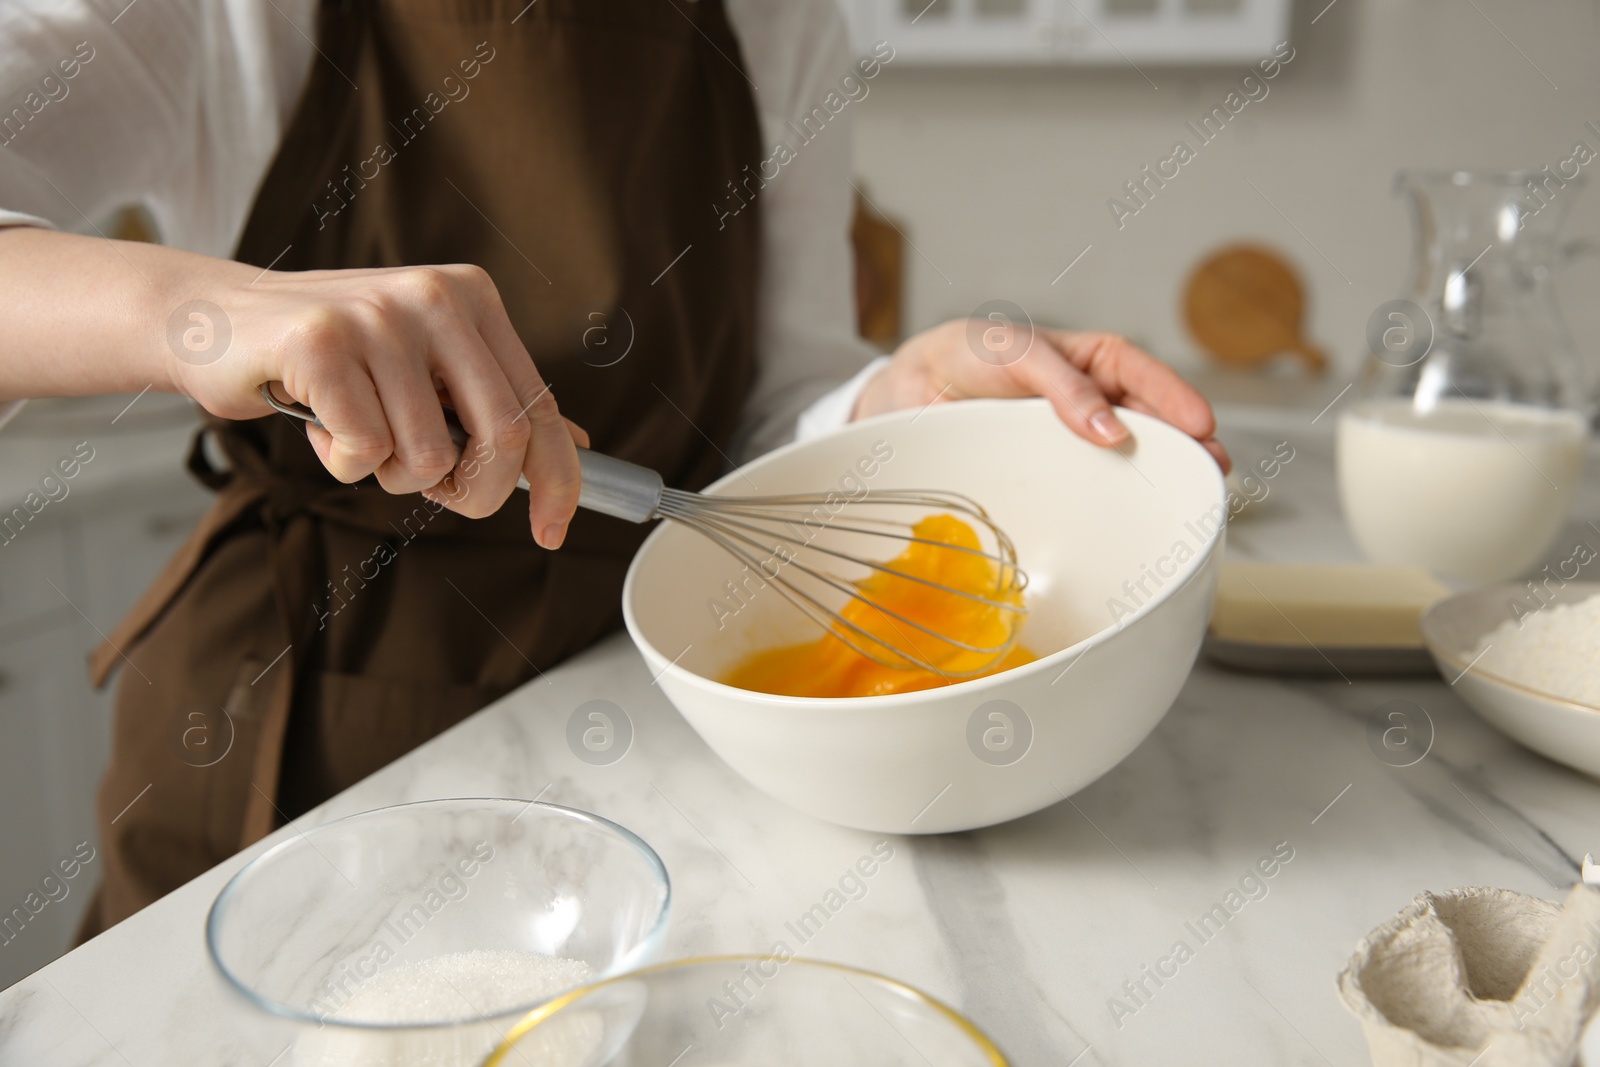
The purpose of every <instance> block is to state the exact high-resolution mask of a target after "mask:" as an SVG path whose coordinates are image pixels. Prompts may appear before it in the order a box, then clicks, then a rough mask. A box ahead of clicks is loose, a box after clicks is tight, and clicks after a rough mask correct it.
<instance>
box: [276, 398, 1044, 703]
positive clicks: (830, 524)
mask: <svg viewBox="0 0 1600 1067" xmlns="http://www.w3.org/2000/svg"><path fill="white" fill-rule="evenodd" d="M280 392H286V390H284V389H283V383H281V382H265V383H263V384H262V385H261V387H260V393H261V398H262V399H263V400H264V401H266V403H267V404H268V405H269V406H270V407H271V408H272V409H273V410H275V411H278V412H280V413H282V414H284V415H288V416H290V417H292V418H295V419H300V420H303V421H305V422H308V423H311V424H312V425H314V426H319V427H320V426H322V420H321V419H319V418H317V415H316V412H314V411H312V410H311V409H310V408H308V407H306V406H305V405H304V404H301V403H299V402H297V401H294V400H287V401H286V400H282V399H280V398H279V395H278V394H279V393H280ZM444 417H445V425H446V427H447V428H448V429H449V431H450V437H451V440H452V441H454V442H455V445H456V449H457V451H458V452H460V451H463V450H464V449H465V448H466V444H467V441H468V439H469V437H468V433H467V430H466V428H465V427H464V426H462V424H461V421H460V419H459V418H458V417H457V416H456V412H455V410H454V409H453V408H451V407H449V406H448V405H445V406H444ZM578 466H579V467H580V469H581V470H582V474H583V485H582V488H581V490H580V492H579V495H578V506H579V507H581V508H587V509H589V510H591V511H598V512H601V513H602V514H606V515H612V516H615V517H616V518H619V519H625V520H627V521H628V522H647V521H649V520H650V519H657V518H661V519H670V520H672V521H673V522H677V523H681V524H682V525H684V526H687V527H689V528H690V529H692V530H694V531H696V532H697V533H700V534H702V535H704V536H705V537H708V538H710V539H711V540H712V541H713V542H715V543H716V544H717V545H719V546H720V547H721V548H722V549H723V550H724V551H726V552H728V553H729V554H730V555H732V556H733V557H734V558H735V559H738V560H739V561H740V562H741V563H743V564H745V565H746V566H747V567H749V568H751V569H752V570H754V571H755V572H756V573H757V574H759V575H760V576H761V578H762V579H763V580H764V581H767V582H770V583H771V584H772V585H773V586H775V587H776V588H777V590H778V592H779V593H780V594H782V595H783V597H784V598H785V599H787V600H788V601H789V603H790V604H792V605H793V606H794V607H795V608H797V609H799V610H800V612H802V613H803V614H804V615H805V616H806V617H807V618H809V619H811V620H812V621H813V622H815V623H816V624H817V625H818V626H821V627H822V628H823V629H824V630H826V631H827V632H828V633H829V634H830V635H831V636H833V637H835V638H837V639H838V640H840V641H843V642H844V643H845V644H846V645H848V646H849V647H851V648H853V649H855V651H857V652H859V653H860V654H861V655H863V656H865V657H867V658H868V659H870V660H872V661H874V662H876V663H880V664H882V665H884V666H886V667H893V668H910V667H921V668H923V669H924V670H928V671H932V672H934V673H935V674H939V675H942V676H943V677H945V678H949V679H957V678H969V677H972V676H973V675H976V674H981V673H983V672H984V671H985V670H987V669H989V668H990V667H992V666H993V665H994V664H995V663H996V662H998V661H999V660H1000V658H1001V657H1002V656H1004V655H1005V654H1006V653H1007V652H1009V651H1010V650H1011V648H1012V646H1014V645H1015V644H1016V640H1017V631H1018V629H1020V627H1021V624H1022V617H1023V616H1025V615H1027V613H1028V609H1027V608H1025V607H1023V605H1022V603H1021V597H1020V596H1017V595H1016V594H1018V593H1020V592H1021V591H1022V590H1023V589H1024V588H1026V586H1027V584H1028V576H1027V574H1025V573H1024V572H1023V570H1022V569H1021V568H1020V567H1018V566H1017V550H1016V546H1015V545H1013V544H1012V543H1011V538H1010V537H1008V536H1007V535H1006V532H1005V531H1004V530H1002V529H1001V528H1000V527H999V526H998V525H996V524H995V522H994V520H993V519H991V518H990V517H989V513H988V512H986V511H984V510H983V508H982V507H981V506H980V505H979V504H978V503H977V502H976V501H975V500H973V499H972V498H971V497H967V496H963V495H962V494H960V493H949V492H944V491H942V490H929V489H885V490H877V491H872V492H863V493H862V494H861V495H859V496H852V495H846V494H843V493H836V492H833V493H793V494H789V495H782V496H708V495H705V494H702V493H689V492H685V491H683V490H681V489H668V488H666V487H665V485H664V484H663V483H662V481H661V475H659V474H657V473H656V472H655V471H653V470H650V469H649V468H648V467H641V466H639V465H638V464H635V463H628V462H626V461H625V460H620V459H615V458H613V457H611V456H607V455H603V454H601V453H599V452H591V451H589V450H588V449H586V448H580V449H578ZM520 484H521V485H522V486H523V487H524V488H526V487H527V484H528V483H527V480H526V479H523V480H522V481H521V483H520ZM870 508H891V509H893V508H898V509H901V511H902V512H903V513H904V512H907V511H911V510H914V511H915V517H914V518H910V519H907V518H900V519H892V518H879V517H874V516H873V515H871V514H867V515H857V516H854V517H852V518H851V519H850V520H848V521H847V522H845V523H838V522H835V521H834V514H835V512H840V513H842V512H843V511H844V510H846V509H870ZM930 512H935V513H937V512H943V513H948V514H954V515H962V516H966V517H967V518H969V519H971V520H973V521H974V522H976V523H977V524H978V525H979V526H981V527H983V528H984V529H985V530H987V531H988V535H989V538H990V539H992V540H993V541H994V544H995V550H994V551H993V552H988V551H984V550H983V549H981V548H969V547H967V546H965V545H952V544H948V543H946V542H943V541H937V540H933V539H931V538H926V537H918V536H916V534H914V533H907V532H906V531H908V530H911V529H913V528H914V524H915V521H916V520H917V519H921V518H923V517H925V516H927V515H928V514H929V513H930ZM819 515H820V516H821V517H820V519H819ZM796 530H806V531H809V536H806V537H796V536H794V533H795V531H796ZM830 532H831V533H835V534H845V535H850V536H855V537H876V538H883V539H886V540H889V541H892V542H895V543H896V544H898V545H912V544H918V545H924V546H928V547H932V548H934V549H938V550H940V551H948V552H958V553H967V554H969V555H972V556H975V557H982V558H983V559H985V560H987V561H988V562H989V563H990V564H991V565H992V566H993V567H994V576H995V580H994V591H993V594H992V595H988V596H986V595H984V594H983V593H975V592H973V591H971V590H967V589H957V588H955V587H954V586H950V585H946V584H944V583H942V582H938V581H935V580H933V579H931V578H927V577H924V576H922V575H918V574H911V573H909V572H906V571H903V570H900V569H899V568H896V567H892V566H890V565H889V564H887V563H881V562H878V561H877V560H874V559H868V558H865V557H863V556H860V555H856V554H855V553H851V552H845V551H841V550H839V549H837V548H829V547H828V546H827V545H826V544H823V545H817V544H815V543H814V542H815V541H816V539H817V538H818V537H820V536H823V535H824V534H827V533H830ZM982 543H983V539H982V537H980V539H979V544H980V545H981V544H982ZM801 552H815V553H817V554H818V555H821V556H826V557H831V558H833V559H836V560H840V561H842V562H845V563H848V564H850V565H851V567H852V568H854V569H855V570H857V571H875V572H877V573H879V574H884V575H889V576H891V577H893V578H896V579H899V580H904V581H908V582H912V583H916V584H918V585H921V586H923V587H925V588H928V589H932V590H935V591H938V592H940V593H944V594H947V595H949V596H952V597H955V598H957V599H964V600H966V601H969V602H972V603H975V604H977V605H980V606H983V607H987V608H991V609H994V610H997V611H1001V612H1004V613H1007V614H1008V615H1011V616H1014V618H1012V619H1011V624H1010V625H1009V626H1007V627H1006V639H1005V640H1004V641H1002V642H1001V643H999V644H995V645H975V644H972V643H970V642H967V641H963V640H961V639H959V638H954V637H952V636H950V635H949V634H944V633H940V632H939V631H938V630H935V629H934V628H932V627H930V626H927V625H925V624H923V623H920V622H918V621H917V620H915V619H912V618H909V617H907V616H906V615H905V614H904V613H902V612H899V611H895V610H894V609H892V608H890V607H888V606H886V605H884V604H882V603H879V602H878V601H877V600H874V599H873V598H872V597H870V596H868V595H865V593H864V590H863V589H862V587H861V584H859V583H858V581H857V580H854V579H851V578H849V577H847V576H844V575H839V574H834V573H833V572H832V571H828V570H825V569H821V568H819V567H818V566H816V565H814V564H812V563H809V562H805V561H803V560H802V559H801V558H800V553H801ZM900 552H901V549H899V548H896V549H895V550H893V551H892V552H891V553H890V555H891V556H899V555H900ZM757 553H764V554H765V555H758V554H757ZM769 560H777V561H778V562H777V564H776V565H775V567H774V569H773V570H772V571H770V572H769V571H768V570H767V568H766V566H765V564H766V563H767V562H768V561H769ZM787 570H793V571H797V572H799V573H800V574H802V575H805V576H806V577H808V578H810V579H812V580H814V581H816V582H818V583H820V584H821V586H822V587H823V588H825V589H829V590H832V591H833V592H834V593H835V594H840V595H842V596H844V597H846V598H848V599H851V600H856V601H859V602H861V603H863V604H865V605H866V606H867V607H869V608H871V609H872V610H873V612H874V613H875V614H876V617H877V618H879V619H882V620H884V621H886V622H888V624H889V626H890V627H891V628H892V629H894V631H895V633H896V634H898V635H899V637H900V638H901V639H902V640H904V641H905V644H906V645H907V646H909V651H908V650H907V648H906V647H903V646H901V645H898V644H892V643H890V642H889V641H887V640H885V638H884V636H883V635H881V634H875V633H873V632H872V631H870V630H868V629H867V628H866V627H864V626H861V625H860V624H859V623H857V622H855V621H853V620H851V619H849V618H847V617H846V616H845V615H844V614H843V613H842V612H841V611H839V610H838V609H836V608H831V607H829V606H828V604H827V602H825V601H823V600H821V599H818V597H817V596H816V595H814V594H813V593H810V592H808V591H807V590H805V589H803V588H801V587H800V586H798V585H797V584H795V582H793V581H791V580H790V579H789V578H788V577H787V576H786V574H785V572H786V571H787ZM1007 594H1011V596H1010V597H1009V598H1008V597H1007ZM824 595H826V594H824ZM902 625H903V626H906V627H910V628H911V629H912V630H914V631H917V632H919V633H921V634H923V635H924V636H926V637H928V638H931V639H933V640H935V641H937V642H939V644H940V645H941V646H942V647H948V648H954V649H960V650H961V651H963V652H967V653H970V654H973V655H977V656H980V657H982V659H981V660H980V661H979V662H978V663H977V664H975V665H973V666H972V667H970V668H968V669H965V670H960V671H955V670H951V669H949V665H948V663H941V662H940V661H939V659H938V658H937V657H935V656H932V655H928V654H925V653H924V652H922V650H921V649H919V648H918V647H917V643H916V639H915V638H914V637H913V636H912V635H911V634H909V633H907V632H906V630H904V629H902V628H901V627H902Z"/></svg>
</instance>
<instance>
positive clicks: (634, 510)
mask: <svg viewBox="0 0 1600 1067" xmlns="http://www.w3.org/2000/svg"><path fill="white" fill-rule="evenodd" d="M578 466H579V467H580V468H581V469H582V470H583V488H582V489H580V490H579V491H578V506H579V507H580V508H588V509H589V510H590V511H598V512H600V513H601V514H602V515H612V516H615V517H616V518H619V519H626V520H627V521H628V522H646V521H648V520H649V519H653V518H655V514H656V509H657V508H658V507H660V506H661V493H662V491H663V489H664V488H665V485H664V483H663V482H662V481H661V475H659V474H657V473H656V472H655V471H653V470H651V469H650V468H649V467H641V466H639V465H638V464H637V463H629V462H628V461H627V460H625V459H617V458H616V457H614V456H608V455H605V454H604V453H601V452H591V451H589V450H588V449H587V448H580V449H578Z"/></svg>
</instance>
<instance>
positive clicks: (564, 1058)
mask: <svg viewBox="0 0 1600 1067" xmlns="http://www.w3.org/2000/svg"><path fill="white" fill-rule="evenodd" d="M529 1064H531V1065H537V1067H601V1065H608V1067H668V1065H670V1067H734V1065H746V1064H761V1065H762V1067H1008V1061H1007V1060H1006V1058H1005V1056H1003V1055H1002V1054H1001V1052H1000V1050H999V1049H998V1048H996V1047H995V1045H994V1042H992V1041H990V1040H989V1038H988V1037H986V1036H985V1035H984V1034H983V1032H982V1031H981V1030H979V1029H978V1028H977V1027H976V1026H975V1025H973V1023H972V1022H970V1021H969V1020H967V1019H966V1018H965V1017H963V1016H962V1015H960V1014H959V1013H958V1012H956V1011H955V1010H954V1009H952V1008H949V1007H947V1006H946V1005H944V1004H941V1003H940V1002H939V1001H937V1000H934V999H933V998H932V997H930V996H928V995H927V994H925V993H922V992H920V991H918V990H916V989H913V988H911V987H910V986H908V985H905V984H903V983H901V982H897V981H895V980H894V979H892V978H885V977H883V976H882V975H878V974H873V973H871V972H870V971H863V970H858V969H856V968H854V967H846V966H844V965H842V964H837V963H823V962H821V961H818V960H805V959H796V958H792V957H788V958H785V957H778V956H711V957H704V958H700V959H688V960H678V961H675V962H672V963H664V964H660V965H657V966H654V967H646V968H644V969H643V970H640V971H636V972H634V973H632V974H624V975H620V976H618V977H615V978H609V979H605V980H604V981H600V982H595V983H592V984H590V985H587V986H584V987H582V988H581V989H575V990H573V991H572V992H570V993H567V994H564V995H562V996H560V997H557V998H556V999H554V1000H552V1001H550V1002H549V1003H548V1004H545V1005H544V1006H542V1007H540V1008H537V1009H535V1010H534V1011H533V1012H531V1013H529V1014H528V1016H527V1017H526V1018H524V1019H523V1020H522V1021H521V1022H519V1023H518V1024H517V1025H516V1026H515V1027H514V1028H513V1029H512V1030H511V1032H510V1033H509V1034H508V1035H507V1037H506V1041H505V1043H504V1044H502V1045H501V1046H500V1048H499V1049H497V1050H496V1051H495V1052H494V1054H493V1055H491V1056H490V1057H489V1058H488V1059H487V1060H485V1061H484V1064H483V1067H523V1065H529Z"/></svg>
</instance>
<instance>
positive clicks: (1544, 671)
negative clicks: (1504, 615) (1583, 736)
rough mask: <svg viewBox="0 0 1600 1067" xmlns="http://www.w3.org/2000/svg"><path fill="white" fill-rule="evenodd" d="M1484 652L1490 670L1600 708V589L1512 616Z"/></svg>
mask: <svg viewBox="0 0 1600 1067" xmlns="http://www.w3.org/2000/svg"><path fill="white" fill-rule="evenodd" d="M1478 653H1479V657H1480V658H1479V659H1478V663H1477V665H1478V667H1479V668H1480V669H1482V670H1485V671H1487V672H1489V673H1490V674H1495V675H1499V676H1500V677H1501V678H1504V679H1505V680H1506V681H1508V682H1516V683H1517V684H1518V685H1525V686H1527V687H1528V688H1529V689H1537V690H1538V691H1539V692H1541V693H1549V694H1550V695H1551V696H1553V697H1560V698H1561V699H1562V700H1570V701H1572V702H1573V703H1574V704H1586V705H1588V706H1589V707H1591V708H1596V709H1600V594H1597V595H1595V596H1590V597H1588V598H1586V599H1584V600H1581V601H1578V602H1577V603H1575V604H1552V605H1551V606H1550V607H1548V608H1544V609H1542V610H1539V611H1535V612H1533V613H1532V614H1529V615H1524V616H1522V617H1521V618H1517V619H1508V620H1507V621H1505V622H1503V623H1501V624H1500V625H1499V626H1497V627H1496V628H1495V629H1494V630H1493V631H1491V632H1490V633H1488V634H1486V635H1484V638H1483V641H1482V642H1481V643H1480V644H1479V645H1478Z"/></svg>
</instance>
